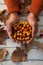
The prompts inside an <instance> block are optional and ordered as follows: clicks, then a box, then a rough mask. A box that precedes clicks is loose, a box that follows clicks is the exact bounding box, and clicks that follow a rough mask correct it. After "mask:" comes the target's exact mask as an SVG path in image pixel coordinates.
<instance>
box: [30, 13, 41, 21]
mask: <svg viewBox="0 0 43 65" xmlns="http://www.w3.org/2000/svg"><path fill="white" fill-rule="evenodd" d="M29 17H31V18H34V19H36V20H37V21H39V20H40V19H39V18H38V16H35V15H34V14H33V13H29Z"/></svg>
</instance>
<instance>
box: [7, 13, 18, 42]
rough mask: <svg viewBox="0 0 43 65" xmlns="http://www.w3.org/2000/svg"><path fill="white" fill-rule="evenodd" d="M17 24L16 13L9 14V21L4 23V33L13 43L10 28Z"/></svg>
mask: <svg viewBox="0 0 43 65" xmlns="http://www.w3.org/2000/svg"><path fill="white" fill-rule="evenodd" d="M16 22H19V17H18V15H17V13H11V14H10V16H9V19H8V20H7V21H6V31H7V33H8V36H9V38H10V39H11V40H12V41H13V42H14V39H13V37H12V26H13V25H14V24H15V23H16Z"/></svg>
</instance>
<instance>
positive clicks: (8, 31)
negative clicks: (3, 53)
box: [6, 25, 14, 41]
mask: <svg viewBox="0 0 43 65" xmlns="http://www.w3.org/2000/svg"><path fill="white" fill-rule="evenodd" d="M6 31H7V34H8V36H9V38H10V39H11V40H12V41H14V40H13V37H12V27H11V25H7V26H6Z"/></svg>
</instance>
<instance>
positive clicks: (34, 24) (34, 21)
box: [23, 13, 38, 44]
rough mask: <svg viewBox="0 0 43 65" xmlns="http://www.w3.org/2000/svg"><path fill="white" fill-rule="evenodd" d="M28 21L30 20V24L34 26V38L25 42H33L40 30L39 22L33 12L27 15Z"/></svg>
mask: <svg viewBox="0 0 43 65" xmlns="http://www.w3.org/2000/svg"><path fill="white" fill-rule="evenodd" d="M27 21H28V23H29V25H30V26H31V27H32V38H31V39H30V40H29V41H27V42H25V41H24V42H23V44H25V43H27V44H28V43H31V42H32V41H33V39H34V37H35V36H36V34H37V32H38V23H37V20H36V18H35V16H34V14H33V13H30V14H29V15H28V16H27Z"/></svg>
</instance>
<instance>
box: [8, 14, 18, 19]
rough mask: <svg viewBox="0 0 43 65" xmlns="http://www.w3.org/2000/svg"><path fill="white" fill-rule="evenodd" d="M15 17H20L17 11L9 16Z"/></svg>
mask: <svg viewBox="0 0 43 65" xmlns="http://www.w3.org/2000/svg"><path fill="white" fill-rule="evenodd" d="M15 17H18V14H17V13H10V16H9V18H11V19H13V18H15Z"/></svg>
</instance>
